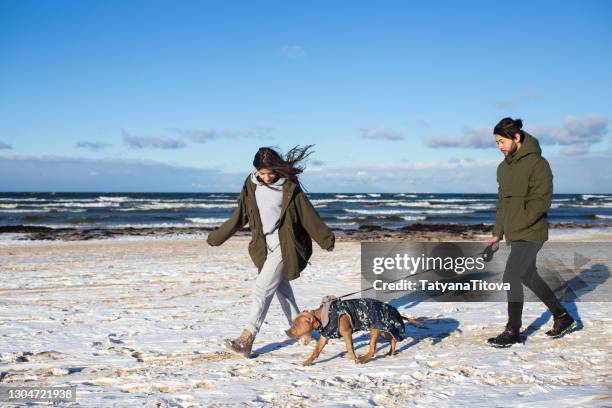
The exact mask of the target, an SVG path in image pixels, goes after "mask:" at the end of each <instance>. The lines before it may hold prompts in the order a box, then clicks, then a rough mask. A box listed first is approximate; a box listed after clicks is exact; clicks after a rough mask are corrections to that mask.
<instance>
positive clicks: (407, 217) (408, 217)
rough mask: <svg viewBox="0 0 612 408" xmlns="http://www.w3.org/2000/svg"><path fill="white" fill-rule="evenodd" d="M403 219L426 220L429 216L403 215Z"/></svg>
mask: <svg viewBox="0 0 612 408" xmlns="http://www.w3.org/2000/svg"><path fill="white" fill-rule="evenodd" d="M402 219H403V220H404V221H425V220H426V219H427V217H411V216H405V217H404V216H403V217H402Z"/></svg>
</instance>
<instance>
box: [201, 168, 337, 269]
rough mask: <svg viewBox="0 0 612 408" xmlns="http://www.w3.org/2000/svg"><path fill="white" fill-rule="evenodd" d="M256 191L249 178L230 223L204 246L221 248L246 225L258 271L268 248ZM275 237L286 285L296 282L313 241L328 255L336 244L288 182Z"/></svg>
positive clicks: (332, 236)
mask: <svg viewBox="0 0 612 408" xmlns="http://www.w3.org/2000/svg"><path fill="white" fill-rule="evenodd" d="M255 187H256V186H255V184H254V183H253V182H252V181H251V180H250V175H249V176H248V177H247V178H246V180H245V181H244V186H243V187H242V191H241V192H240V196H239V198H238V207H236V209H235V210H234V213H233V214H232V216H231V217H230V219H228V220H227V221H225V222H224V223H223V224H222V225H221V226H220V227H218V228H216V229H215V230H214V231H212V232H211V233H210V234H209V235H208V239H207V240H206V242H208V244H209V245H212V246H218V245H221V244H223V243H224V242H225V241H226V240H227V239H229V238H230V237H231V236H232V235H233V234H234V233H235V232H236V231H238V230H239V229H240V228H242V227H244V226H245V225H246V224H247V223H248V224H249V228H250V229H251V242H250V243H249V255H250V256H251V259H252V260H253V263H254V264H255V266H256V267H257V269H258V270H259V271H261V268H262V267H263V265H264V262H265V261H266V257H267V246H266V240H265V237H264V234H263V228H262V224H261V219H260V218H259V209H258V208H257V201H256V199H255ZM278 235H279V240H280V246H281V253H282V256H283V264H284V268H283V274H284V278H285V279H286V280H288V281H290V280H293V279H295V278H298V277H299V276H300V272H301V271H302V270H304V268H305V267H306V265H307V263H308V260H309V259H310V256H311V255H312V239H314V240H315V241H316V242H317V244H319V246H320V247H321V248H323V249H326V250H328V251H331V250H332V249H333V248H334V243H335V237H334V234H333V232H332V231H331V229H330V228H329V227H328V226H327V225H325V223H324V222H323V220H321V217H320V216H319V214H318V213H317V211H316V210H315V208H314V207H313V205H312V203H311V202H310V200H308V197H306V195H305V194H304V192H303V191H302V189H301V187H300V186H299V185H298V184H297V183H295V182H292V181H290V180H286V181H285V183H284V184H283V200H282V210H281V215H280V224H279V227H278ZM311 238H312V239H311Z"/></svg>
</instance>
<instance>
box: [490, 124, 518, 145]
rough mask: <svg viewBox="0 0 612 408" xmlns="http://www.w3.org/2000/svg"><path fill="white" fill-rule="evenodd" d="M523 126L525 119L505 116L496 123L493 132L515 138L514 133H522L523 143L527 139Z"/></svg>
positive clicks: (507, 137)
mask: <svg viewBox="0 0 612 408" xmlns="http://www.w3.org/2000/svg"><path fill="white" fill-rule="evenodd" d="M522 128H523V121H522V120H520V119H512V118H503V119H502V120H500V121H499V123H498V124H497V125H495V129H493V134H495V135H499V136H501V137H504V138H506V139H512V140H514V135H516V134H517V133H518V134H519V135H521V143H523V140H524V139H525V133H524V132H523V131H522V130H521V129H522Z"/></svg>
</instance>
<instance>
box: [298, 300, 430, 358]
mask: <svg viewBox="0 0 612 408" xmlns="http://www.w3.org/2000/svg"><path fill="white" fill-rule="evenodd" d="M321 312H322V308H321V307H320V308H318V309H315V310H310V311H306V312H302V313H300V314H299V315H297V316H296V318H295V319H294V320H293V323H292V325H291V327H290V328H289V329H288V330H287V331H286V333H287V336H289V337H291V338H296V337H302V339H309V338H310V333H311V332H312V331H314V330H317V329H320V328H321ZM401 317H402V319H404V320H405V321H407V322H409V323H411V324H413V325H415V326H417V327H420V328H426V326H425V325H424V324H422V323H420V322H418V321H416V320H414V319H412V318H409V317H405V316H401ZM338 331H339V333H340V336H341V337H342V338H343V339H344V343H345V344H346V350H347V352H348V355H347V357H348V358H349V359H350V360H353V361H355V362H356V363H359V364H363V363H366V362H367V361H368V360H369V359H370V358H372V357H373V356H374V354H376V345H377V342H378V336H380V335H382V336H383V337H384V338H385V339H387V340H388V341H389V343H390V350H389V352H388V353H387V355H388V356H392V355H394V354H395V347H396V344H397V340H396V339H395V338H394V337H393V336H392V335H391V333H389V332H386V331H382V330H377V329H371V330H370V348H369V350H368V352H367V353H366V354H365V355H364V356H363V357H361V358H357V356H356V355H355V350H354V348H353V326H352V323H351V319H350V317H349V316H348V315H347V314H342V315H340V317H339V321H338ZM328 340H329V339H328V338H327V337H325V336H320V337H319V341H318V343H317V344H316V346H315V348H314V350H313V351H312V354H311V355H310V357H308V358H307V359H306V360H305V361H304V362H303V363H302V365H304V366H308V365H311V364H312V363H313V362H314V361H315V360H316V359H317V358H318V357H319V354H321V351H322V350H323V348H324V347H325V345H326V344H327V342H328Z"/></svg>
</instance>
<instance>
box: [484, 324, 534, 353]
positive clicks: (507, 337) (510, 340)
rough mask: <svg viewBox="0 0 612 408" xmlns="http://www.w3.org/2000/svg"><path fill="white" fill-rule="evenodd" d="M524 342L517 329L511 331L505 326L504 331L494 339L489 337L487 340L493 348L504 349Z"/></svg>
mask: <svg viewBox="0 0 612 408" xmlns="http://www.w3.org/2000/svg"><path fill="white" fill-rule="evenodd" d="M524 341H525V340H524V338H523V337H522V336H521V334H520V332H519V330H518V329H513V328H511V327H510V326H506V329H505V330H504V331H503V332H501V334H500V335H498V336H496V337H491V338H490V339H488V340H487V343H489V344H490V345H491V346H493V347H498V348H505V347H510V346H512V345H513V344H515V343H523V342H524Z"/></svg>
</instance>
